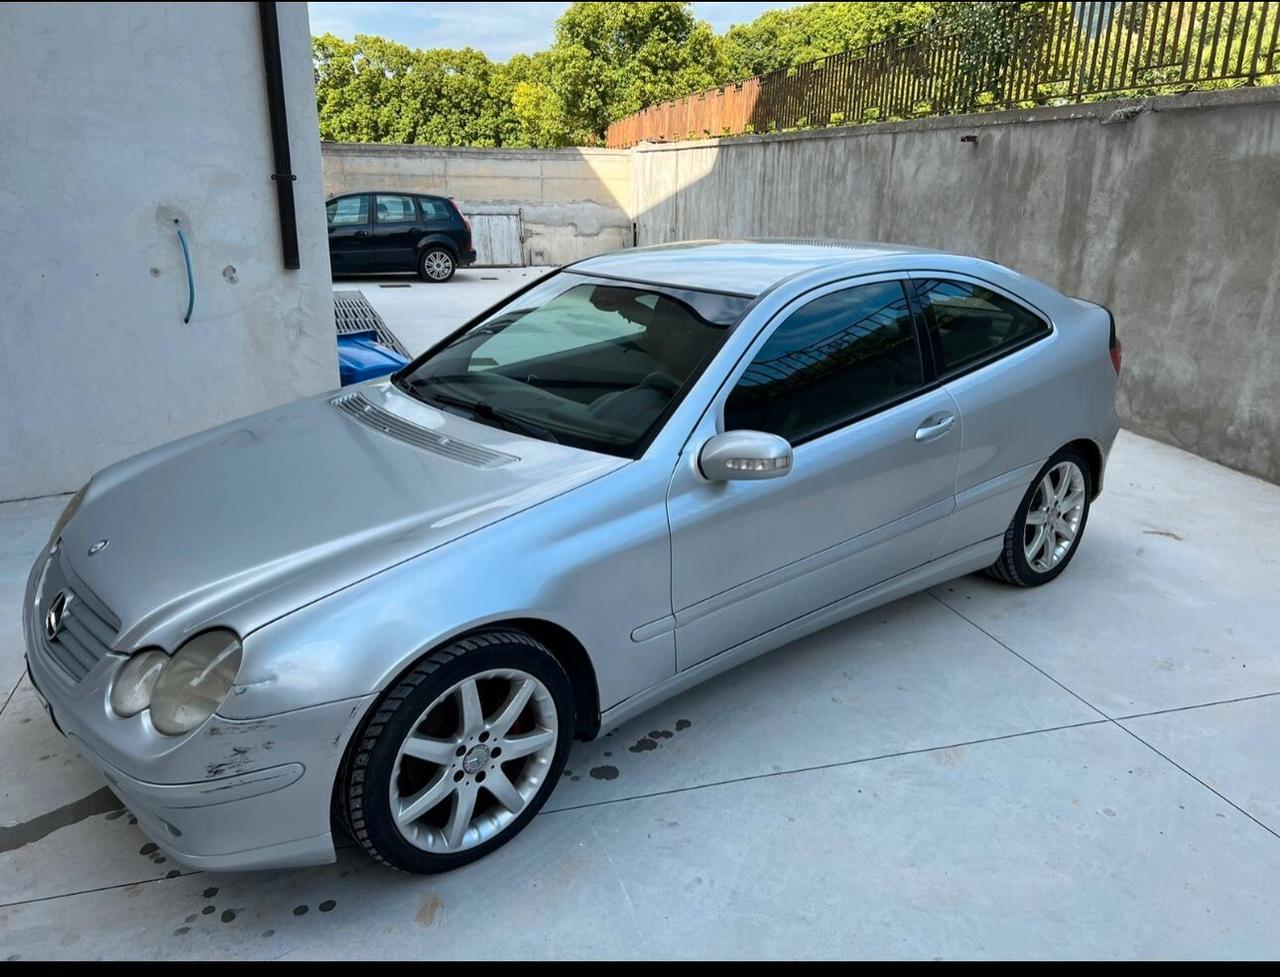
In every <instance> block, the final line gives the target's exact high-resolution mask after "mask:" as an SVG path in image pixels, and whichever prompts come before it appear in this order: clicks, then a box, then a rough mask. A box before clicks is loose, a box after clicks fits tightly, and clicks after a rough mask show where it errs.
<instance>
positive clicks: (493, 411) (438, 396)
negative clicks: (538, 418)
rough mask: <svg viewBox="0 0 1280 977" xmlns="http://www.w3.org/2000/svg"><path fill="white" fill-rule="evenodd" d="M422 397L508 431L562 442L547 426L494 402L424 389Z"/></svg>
mask: <svg viewBox="0 0 1280 977" xmlns="http://www.w3.org/2000/svg"><path fill="white" fill-rule="evenodd" d="M422 399H423V400H425V401H427V402H428V403H430V402H432V401H434V402H435V403H437V404H443V405H447V406H449V407H458V408H460V409H462V410H465V411H470V412H471V414H472V415H473V417H475V418H483V419H485V420H487V421H492V422H494V423H495V424H497V425H498V426H499V427H505V428H506V429H507V430H508V431H515V432H517V433H519V434H527V435H529V436H530V437H534V438H539V439H541V440H543V441H550V442H551V443H552V444H559V443H560V441H559V439H558V438H556V436H555V435H554V434H552V433H551V432H550V431H548V430H547V429H546V428H543V427H538V426H537V425H536V424H530V423H529V422H528V421H525V420H522V419H521V418H519V417H516V416H515V415H514V414H510V413H508V412H507V411H505V410H502V409H501V408H499V407H494V406H493V405H492V404H486V403H485V402H484V401H483V400H467V399H466V398H465V397H454V396H452V395H451V394H445V393H440V392H439V391H435V390H433V391H431V392H430V393H427V392H425V391H423V393H422Z"/></svg>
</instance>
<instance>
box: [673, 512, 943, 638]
mask: <svg viewBox="0 0 1280 977" xmlns="http://www.w3.org/2000/svg"><path fill="white" fill-rule="evenodd" d="M953 503H954V500H952V499H950V498H948V499H944V500H942V501H939V502H935V503H933V504H932V505H927V506H925V507H924V508H923V509H917V510H916V511H915V512H912V513H909V514H908V515H905V516H903V517H902V518H900V519H895V520H894V521H893V522H889V523H885V524H884V525H883V526H879V527H877V528H875V529H872V530H869V531H867V532H865V533H862V534H861V535H860V536H855V537H853V538H852V539H846V540H842V541H840V542H838V543H835V544H833V545H831V546H828V547H827V548H826V549H825V550H821V551H819V552H817V553H813V554H811V555H809V556H806V557H802V558H801V559H799V560H796V561H795V562H794V563H788V564H787V565H786V566H782V567H778V568H777V569H775V570H770V571H769V572H768V573H765V574H762V575H760V576H758V577H753V578H752V579H750V580H747V581H745V582H743V583H740V584H738V585H737V586H735V587H731V588H730V589H729V590H722V591H721V592H720V593H718V594H715V595H713V596H711V597H707V598H704V599H703V600H701V601H699V602H698V603H696V604H690V605H689V606H687V607H684V608H680V609H677V611H676V624H677V625H678V626H679V627H684V626H685V625H687V624H692V623H693V622H694V621H698V620H701V619H702V618H704V617H707V616H708V615H710V614H715V613H717V612H718V611H722V610H724V609H725V608H726V607H730V606H732V605H733V604H736V603H738V602H740V601H744V600H749V599H750V598H752V597H754V596H756V595H757V594H760V593H763V592H765V591H767V590H771V589H773V588H774V587H779V586H781V585H783V584H785V583H789V582H790V581H792V580H795V579H796V578H798V577H803V576H805V575H807V574H810V573H814V572H816V571H818V570H822V569H825V568H826V567H829V566H832V565H834V564H836V563H839V562H841V561H842V560H847V559H848V558H849V557H851V556H856V555H857V554H858V553H861V552H862V551H863V550H868V549H870V548H871V547H873V546H877V545H879V544H880V543H883V542H885V541H886V540H890V539H895V538H897V537H898V536H901V535H902V534H904V533H909V532H911V531H912V530H913V529H919V528H920V527H921V526H927V525H929V524H930V523H932V522H936V521H937V520H939V519H945V518H946V517H947V516H949V515H950V514H951V511H952V507H953Z"/></svg>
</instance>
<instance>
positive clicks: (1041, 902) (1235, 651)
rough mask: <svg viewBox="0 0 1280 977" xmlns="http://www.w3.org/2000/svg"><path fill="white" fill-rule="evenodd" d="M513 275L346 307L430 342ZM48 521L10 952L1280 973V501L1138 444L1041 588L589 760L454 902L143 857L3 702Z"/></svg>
mask: <svg viewBox="0 0 1280 977" xmlns="http://www.w3.org/2000/svg"><path fill="white" fill-rule="evenodd" d="M526 273H528V270H525V269H521V270H518V271H515V272H502V273H497V272H490V271H488V270H485V271H483V272H478V271H477V272H470V274H471V275H474V276H476V279H477V280H479V279H480V276H481V275H496V276H499V281H498V282H497V283H496V284H490V283H488V282H486V287H485V288H484V289H480V288H473V287H471V285H472V283H471V282H468V281H467V280H466V279H465V278H464V277H463V276H461V275H460V276H459V279H458V280H457V281H456V282H455V283H453V284H451V285H449V286H444V287H441V286H428V285H418V284H417V283H415V284H414V285H413V286H412V287H411V288H410V289H378V288H376V283H369V282H362V283H359V285H358V286H353V285H352V284H351V283H350V282H344V283H339V286H338V287H362V288H364V289H365V290H366V294H369V295H370V299H371V301H373V303H374V304H375V306H376V307H378V308H379V311H380V312H381V313H382V315H383V316H384V318H386V319H387V322H388V324H389V325H391V327H392V328H393V329H395V330H397V332H399V333H400V335H401V337H402V338H403V339H404V340H405V342H406V344H407V345H409V346H410V348H418V347H420V346H422V345H425V343H427V342H428V341H430V339H431V338H433V337H434V336H437V335H440V334H442V333H443V332H444V331H446V330H447V329H448V328H450V327H451V326H452V325H454V324H456V323H457V322H459V321H461V319H462V318H463V317H464V314H465V313H466V311H467V308H468V307H470V308H472V311H478V310H479V309H480V308H483V307H485V306H487V305H488V304H490V302H491V301H492V298H493V296H492V291H493V290H494V289H502V288H508V287H511V285H510V283H511V279H513V278H514V279H516V281H517V282H518V281H519V280H520V277H519V276H520V275H521V274H526ZM465 274H467V273H464V275H465ZM481 292H484V294H483V295H482V294H479V293H481ZM427 298H430V301H431V303H432V304H431V305H430V306H429V311H428V312H427V313H420V312H418V311H417V309H418V305H417V304H416V303H420V302H422V301H423V300H424V299H427ZM62 501H63V500H61V499H48V500H40V501H36V502H25V503H10V504H6V505H0V607H2V608H5V610H4V612H3V614H2V615H0V697H3V696H8V698H7V700H5V699H2V698H0V702H3V703H4V706H3V710H2V711H0V959H3V958H9V959H13V958H15V957H22V958H26V959H34V958H44V957H60V958H65V957H81V958H93V957H102V958H118V957H129V958H157V959H169V958H208V957H215V956H216V957H226V958H235V959H252V958H280V957H285V958H290V957H292V958H325V957H342V958H358V957H364V956H375V957H401V958H409V959H416V960H424V959H426V960H430V959H437V958H449V957H455V956H457V957H482V958H495V957H600V956H607V957H773V958H796V957H806V958H807V957H845V956H854V957H912V958H931V957H944V958H992V957H1006V956H1016V957H1028V956H1031V957H1076V958H1078V957H1102V958H1133V957H1158V958H1179V957H1226V958H1239V957H1275V956H1277V955H1280V926H1278V925H1277V922H1276V921H1277V920H1278V919H1280V836H1278V835H1277V831H1280V751H1277V749H1276V744H1277V743H1280V641H1278V639H1277V634H1280V563H1278V559H1280V557H1278V554H1280V487H1277V486H1274V485H1269V484H1266V483H1264V482H1261V481H1258V480H1256V479H1252V478H1249V477H1247V476H1243V475H1239V474H1237V473H1234V472H1231V471H1228V470H1226V469H1224V468H1221V467H1218V466H1216V465H1213V464H1210V463H1208V462H1205V461H1203V460H1201V459H1199V458H1196V457H1194V456H1192V455H1189V454H1186V453H1184V452H1181V451H1178V450H1176V449H1174V448H1170V447H1167V446H1165V445H1161V444H1158V443H1156V442H1153V441H1149V440H1146V439H1144V438H1140V437H1137V436H1135V435H1132V434H1128V433H1122V434H1121V436H1120V439H1119V441H1118V442H1117V444H1116V448H1115V453H1114V457H1113V460H1112V465H1111V470H1110V474H1109V480H1108V484H1107V488H1106V492H1105V494H1104V495H1103V497H1102V498H1101V500H1100V501H1099V503H1098V506H1097V507H1096V508H1095V510H1094V512H1093V514H1092V516H1091V518H1090V521H1089V528H1088V531H1087V533H1086V536H1085V539H1084V543H1083V547H1082V549H1081V551H1080V552H1079V554H1078V555H1077V557H1076V560H1075V562H1074V563H1073V565H1072V566H1071V568H1070V569H1069V570H1068V571H1067V572H1066V573H1065V574H1064V575H1063V576H1062V577H1061V578H1060V579H1059V580H1057V581H1055V582H1054V583H1053V584H1052V585H1050V586H1048V587H1045V588H1041V589H1038V590H1030V591H1021V590H1016V589H1013V588H1009V587H1005V586H1002V585H999V584H997V583H994V582H992V581H989V580H986V579H985V578H979V577H966V578H963V579H960V580H956V581H953V582H951V583H950V584H947V585H943V586H940V587H937V588H935V589H934V590H932V591H931V592H929V593H924V594H918V595H915V596H913V597H910V598H907V599H905V600H901V601H898V602H896V603H894V604H892V605H889V606H887V607H885V608H882V609H880V610H878V611H873V612H871V613H869V614H867V615H864V616H863V617H861V618H858V619H855V620H853V621H850V622H847V623H845V624H842V625H839V626H836V627H833V628H831V629H829V630H827V631H824V632H822V633H820V634H817V635H814V636H812V637H810V638H807V639H805V640H803V641H801V642H798V643H796V644H794V645H791V646H789V647H786V648H783V649H780V650H778V651H776V652H774V653H773V654H772V655H769V656H767V657H765V658H762V659H758V660H757V661H755V662H752V663H750V664H748V665H746V666H744V667H742V668H740V669H738V670H736V671H735V672H732V673H729V674H727V675H725V676H722V677H721V678H719V679H717V680H715V681H713V682H712V683H710V684H709V685H706V686H703V687H702V688H699V689H696V690H694V691H692V692H690V693H687V694H686V695H684V696H682V697H680V698H678V699H675V700H673V701H671V702H669V703H667V704H665V705H663V706H660V707H658V708H657V709H655V710H654V711H653V712H651V713H650V714H648V715H646V716H643V717H641V718H639V719H637V720H635V721H633V722H631V723H628V724H627V725H625V726H623V727H621V728H619V729H617V730H615V731H613V732H612V733H611V734H610V735H607V736H604V737H602V738H601V739H599V740H598V741H596V742H594V743H589V744H577V745H575V747H574V750H573V753H572V754H571V757H570V761H569V769H568V770H567V771H566V774H565V777H564V780H563V782H562V783H561V784H560V785H559V787H558V788H557V790H556V792H555V794H554V795H552V798H551V800H550V802H549V803H548V805H547V807H546V809H545V810H544V813H542V814H541V815H539V816H538V817H537V818H536V819H535V820H534V821H533V823H532V824H531V825H530V826H529V828H528V829H527V830H526V831H525V832H524V834H523V835H522V836H521V837H519V838H518V839H517V840H516V841H515V842H513V843H512V844H510V845H508V846H507V847H506V848H504V849H503V850H501V851H499V852H497V853H496V854H494V855H493V856H490V857H489V858H487V859H485V860H482V861H481V862H479V863H477V864H475V865H472V866H470V867H468V868H466V869H463V870H460V871H458V872H455V873H452V874H450V875H446V876H438V877H435V878H418V877H413V876H407V875H402V874H399V873H395V872H392V871H390V870H388V869H386V868H383V867H381V866H379V865H377V864H375V863H374V862H372V861H370V860H369V859H368V858H366V857H365V856H364V855H362V854H361V853H360V852H359V851H358V850H354V849H352V848H350V846H349V843H344V844H345V845H346V847H344V849H343V850H342V851H341V852H340V855H339V859H338V862H337V863H336V864H335V865H331V866H325V867H321V868H315V869H307V870H296V871H280V872H267V873H261V874H234V875H210V874H202V873H198V872H191V871H188V870H186V869H184V868H183V867H182V866H179V865H175V864H173V863H171V862H166V861H165V860H164V859H163V857H162V856H160V855H158V854H156V853H155V851H154V846H152V845H151V844H150V843H149V841H148V839H147V838H146V837H145V836H144V835H143V834H141V832H139V830H138V829H137V827H135V826H133V825H132V824H131V823H130V819H129V816H128V814H127V813H126V812H121V811H120V810H118V804H117V803H115V802H114V801H113V799H112V798H111V796H110V795H109V794H106V793H104V792H103V791H102V787H103V782H102V780H101V779H100V778H99V777H98V775H97V774H96V773H95V772H94V771H93V770H92V769H91V768H90V767H89V766H88V765H87V764H85V763H84V762H83V761H82V760H80V759H79V758H78V757H77V756H76V755H75V754H74V752H73V751H72V750H71V749H70V748H69V747H68V746H67V744H66V743H65V741H64V740H63V739H62V738H61V737H60V736H59V735H58V733H57V732H55V731H54V729H53V728H52V727H51V726H50V725H49V723H48V721H47V720H46V718H45V716H44V714H43V712H42V711H41V709H40V707H39V705H38V703H37V702H36V699H35V696H34V694H33V693H32V691H31V690H30V688H29V686H28V685H27V684H26V682H25V680H23V681H19V679H20V676H21V674H22V652H21V648H20V631H19V625H18V617H17V610H16V609H17V605H18V602H19V596H20V590H21V586H22V584H23V581H24V579H25V575H26V571H27V567H28V565H29V563H30V561H31V560H32V559H33V557H34V554H35V552H36V551H37V550H38V549H39V547H40V546H41V545H42V544H43V542H44V540H45V536H46V534H47V531H48V527H49V525H50V524H51V523H52V522H53V520H54V518H55V517H56V515H57V512H58V510H59V508H60V507H61V505H62ZM10 690H12V691H10Z"/></svg>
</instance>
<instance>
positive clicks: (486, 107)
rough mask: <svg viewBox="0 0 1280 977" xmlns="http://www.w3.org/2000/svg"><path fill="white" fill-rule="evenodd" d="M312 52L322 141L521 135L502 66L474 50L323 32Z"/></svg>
mask: <svg viewBox="0 0 1280 977" xmlns="http://www.w3.org/2000/svg"><path fill="white" fill-rule="evenodd" d="M313 55H314V64H315V74H316V105H317V109H318V112H319V116H320V138H321V139H330V140H335V141H339V142H391V143H430V144H432V145H437V146H500V145H504V144H505V142H506V141H507V140H508V139H512V138H514V137H515V136H516V134H517V132H518V126H519V124H518V121H517V118H516V115H515V111H514V109H513V108H512V105H511V99H510V96H509V92H507V91H505V90H504V86H503V77H504V69H503V67H502V66H501V65H495V64H494V63H493V62H491V61H490V60H489V59H488V58H486V57H485V56H484V55H483V54H482V53H481V52H479V51H476V50H474V49H472V48H463V49H462V50H460V51H453V50H449V49H446V48H439V49H433V50H428V51H415V50H412V49H410V48H408V47H406V46H405V45H403V44H397V43H395V42H394V41H388V40H386V39H384V38H381V37H373V36H370V35H365V34H359V35H357V36H356V37H355V39H354V40H353V41H350V42H347V41H344V40H342V39H341V38H339V37H334V36H333V35H332V34H325V35H323V36H321V37H317V38H314V40H313Z"/></svg>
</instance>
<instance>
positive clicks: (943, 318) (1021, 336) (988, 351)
mask: <svg viewBox="0 0 1280 977" xmlns="http://www.w3.org/2000/svg"><path fill="white" fill-rule="evenodd" d="M916 295H917V296H918V298H919V300H920V304H921V306H922V307H923V309H924V314H925V321H926V322H927V323H928V326H929V333H930V336H931V338H932V341H933V345H934V350H935V353H936V355H937V359H938V372H939V373H940V374H943V375H946V374H952V373H956V372H958V371H961V370H965V369H968V368H971V367H974V366H978V365H980V364H982V363H985V362H987V361H989V360H992V359H995V358H997V357H999V356H1001V355H1003V354H1005V353H1008V352H1012V351H1013V350H1015V349H1018V348H1020V347H1022V346H1025V345H1026V344H1027V343H1030V342H1033V341H1035V340H1036V339H1038V338H1040V337H1042V336H1046V335H1048V334H1049V324H1048V323H1047V322H1045V320H1044V319H1043V318H1041V317H1040V316H1039V315H1038V314H1037V313H1035V312H1032V311H1031V310H1030V309H1028V308H1026V307H1025V306H1023V305H1021V304H1019V303H1018V302H1015V301H1014V300H1013V299H1010V298H1007V297H1006V296H1004V295H1001V294H1000V293H999V292H996V291H993V290H992V289H989V288H986V287H984V286H982V285H977V284H974V283H972V282H962V281H954V280H951V279H945V278H931V279H922V280H918V281H917V282H916Z"/></svg>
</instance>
